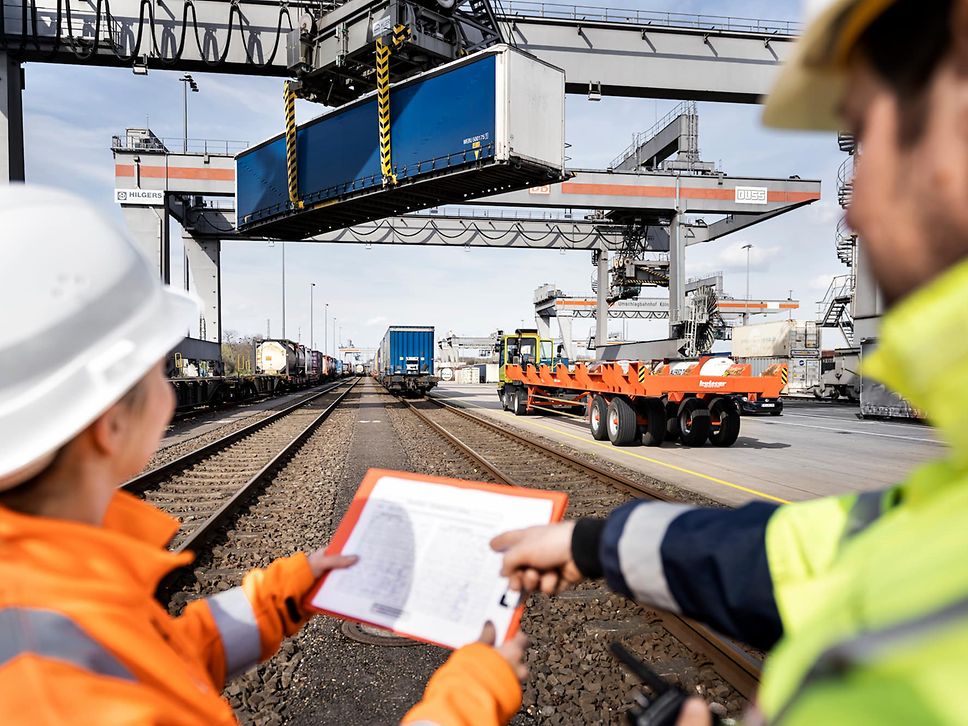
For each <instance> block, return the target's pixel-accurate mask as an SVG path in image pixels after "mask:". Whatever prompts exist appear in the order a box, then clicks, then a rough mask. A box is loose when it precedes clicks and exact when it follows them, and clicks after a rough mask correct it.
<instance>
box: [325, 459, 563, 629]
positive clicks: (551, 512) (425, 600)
mask: <svg viewBox="0 0 968 726" xmlns="http://www.w3.org/2000/svg"><path fill="white" fill-rule="evenodd" d="M566 503H567V497H566V495H564V494H563V493H560V492H544V491H540V490H532V489H518V488H513V487H506V486H499V485H493V484H483V483H477V482H464V481H458V480H454V479H442V478H439V477H429V476H419V475H414V474H406V473H401V472H393V471H384V470H371V471H370V472H369V473H368V474H367V477H366V479H365V480H364V482H363V484H362V485H361V487H360V490H359V491H358V492H357V494H356V497H355V499H354V501H353V504H352V505H351V506H350V509H349V511H348V512H347V514H346V517H344V519H343V522H342V523H341V524H340V527H339V530H338V531H337V533H336V536H334V538H333V543H332V544H331V546H330V551H331V553H333V554H336V553H343V554H351V555H358V556H359V558H360V559H359V562H357V564H355V565H354V566H353V567H351V568H349V569H346V570H334V571H332V572H330V573H329V574H328V575H327V576H326V578H325V579H324V581H323V582H322V584H321V585H320V587H319V588H318V589H317V590H316V592H315V593H313V595H312V596H311V599H310V603H311V605H312V606H313V607H314V608H316V609H318V610H321V611H324V612H327V613H330V614H333V615H337V616H340V617H344V618H349V619H352V620H358V621H360V622H364V623H369V624H371V625H376V626H379V627H383V628H387V629H389V630H392V631H394V632H396V633H398V634H400V635H404V636H407V637H412V638H416V639H418V640H423V641H427V642H431V643H436V644H438V645H443V646H446V647H449V648H459V647H460V646H462V645H466V644H467V643H470V642H473V641H475V640H478V638H479V637H480V634H481V629H482V628H483V627H484V623H485V622H486V621H488V620H490V621H491V622H493V623H494V626H495V629H496V631H497V644H498V645H500V644H501V643H502V642H503V641H504V639H505V638H506V637H508V636H509V635H512V634H513V633H514V631H515V630H516V629H517V625H518V620H519V619H520V610H521V608H519V607H518V606H519V600H520V594H519V593H516V592H509V591H508V589H507V586H508V582H507V579H506V578H504V577H501V574H500V571H501V559H502V557H501V555H500V554H499V553H497V552H494V551H493V550H491V547H490V544H489V543H490V540H491V539H492V538H493V537H495V536H496V535H498V534H501V533H502V532H506V531H508V530H511V529H519V528H522V527H530V526H533V525H538V524H548V523H549V522H552V521H556V520H558V519H560V518H561V517H562V515H563V513H564V508H565V505H566Z"/></svg>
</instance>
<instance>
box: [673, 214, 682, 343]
mask: <svg viewBox="0 0 968 726" xmlns="http://www.w3.org/2000/svg"><path fill="white" fill-rule="evenodd" d="M685 312H686V240H685V238H684V237H683V234H682V225H681V224H680V215H679V214H675V215H673V217H672V223H671V224H670V225H669V337H670V338H675V337H677V332H676V329H677V326H678V325H679V324H681V323H682V318H683V315H685Z"/></svg>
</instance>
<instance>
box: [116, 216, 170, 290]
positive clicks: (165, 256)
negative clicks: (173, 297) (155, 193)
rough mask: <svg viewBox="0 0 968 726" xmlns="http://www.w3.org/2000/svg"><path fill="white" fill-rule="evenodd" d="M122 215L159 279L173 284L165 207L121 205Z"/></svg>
mask: <svg viewBox="0 0 968 726" xmlns="http://www.w3.org/2000/svg"><path fill="white" fill-rule="evenodd" d="M121 215H122V216H123V217H124V221H125V223H126V224H127V226H128V231H129V232H130V233H131V237H132V238H133V239H134V241H135V243H136V244H137V245H138V249H140V250H141V251H142V253H143V254H144V255H145V257H147V258H148V259H149V260H151V262H152V263H153V264H154V265H155V269H157V270H158V277H159V278H161V281H162V282H164V283H165V284H166V285H167V284H169V283H171V255H170V252H171V238H170V236H169V235H170V230H169V227H168V213H167V212H166V211H165V208H164V207H142V206H139V205H133V204H132V205H127V204H122V205H121Z"/></svg>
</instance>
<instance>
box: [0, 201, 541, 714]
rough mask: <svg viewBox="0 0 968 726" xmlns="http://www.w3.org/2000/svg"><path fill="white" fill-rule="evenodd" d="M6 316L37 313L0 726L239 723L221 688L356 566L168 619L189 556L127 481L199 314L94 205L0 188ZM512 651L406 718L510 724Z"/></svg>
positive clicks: (313, 573)
mask: <svg viewBox="0 0 968 726" xmlns="http://www.w3.org/2000/svg"><path fill="white" fill-rule="evenodd" d="M0 307H2V309H4V310H23V311H29V313H30V314H29V315H28V314H20V315H13V316H7V317H6V318H5V321H4V325H3V326H2V329H0V371H3V375H2V376H0V442H2V445H0V723H4V724H14V723H31V724H38V723H40V724H60V723H109V724H132V723H139V724H142V723H144V724H183V723H207V724H231V723H235V716H234V714H233V712H232V709H231V708H230V706H229V705H228V703H227V702H226V701H225V700H223V699H222V698H221V697H220V695H219V692H220V691H221V689H222V687H223V686H224V685H225V683H226V681H227V680H228V679H230V678H232V677H233V676H234V675H237V674H239V673H242V672H244V671H245V670H247V669H249V668H252V667H253V666H255V665H256V664H257V663H259V662H260V661H262V660H265V659H267V658H269V657H270V656H272V654H273V653H275V651H276V649H277V648H278V647H279V644H280V643H281V641H282V639H283V638H285V637H286V636H289V635H292V634H293V633H295V632H296V631H298V630H299V628H300V627H301V626H302V625H303V624H304V623H305V621H306V620H307V619H308V618H309V617H310V613H309V612H308V611H307V610H305V609H304V608H303V606H302V604H301V603H302V601H303V598H304V596H305V595H306V594H307V593H308V592H309V591H310V589H311V588H312V587H313V584H314V583H315V582H316V581H317V580H318V579H319V577H321V576H322V575H323V574H324V573H325V572H327V571H329V570H331V569H334V568H342V567H349V566H351V565H352V564H353V562H354V561H355V558H353V557H327V556H326V555H325V554H324V553H323V550H317V551H316V552H314V553H312V554H311V555H308V556H307V555H305V554H302V553H300V554H295V555H292V556H291V557H285V558H282V559H279V560H277V561H275V562H274V563H272V564H271V565H270V566H269V567H266V568H265V569H261V570H253V571H252V572H249V573H248V574H247V575H246V576H245V578H244V579H243V582H242V585H241V586H240V587H236V588H233V589H230V590H227V591H225V592H222V593H219V594H217V595H214V596H212V597H209V598H205V599H200V600H196V601H194V602H192V603H189V604H188V605H187V606H186V608H185V610H184V612H183V613H182V614H181V615H180V616H179V617H172V616H171V615H169V614H168V612H167V610H166V609H165V608H163V607H162V606H161V605H160V604H159V603H158V601H157V600H156V599H155V597H154V594H155V591H156V588H157V587H158V584H159V582H160V581H161V579H162V578H163V577H164V576H165V575H167V574H168V573H170V572H171V571H172V570H174V569H175V568H178V567H181V566H183V565H185V564H187V563H188V562H190V561H191V559H192V555H191V554H190V553H181V554H175V553H173V552H170V551H169V550H168V549H167V548H166V545H167V543H168V542H169V541H170V540H171V538H172V536H173V535H174V534H175V532H176V531H177V529H178V522H177V521H176V520H175V519H173V518H172V517H170V516H168V515H167V514H164V513H163V512H161V511H159V510H157V509H155V508H154V507H152V506H151V505H149V504H147V503H145V502H143V501H140V500H138V499H136V498H134V497H132V496H130V495H128V494H126V493H124V492H121V491H119V490H118V486H119V485H120V484H121V483H122V482H124V481H126V480H127V479H129V478H130V477H132V476H133V475H135V474H137V473H138V472H139V471H140V470H141V469H142V468H143V467H144V466H145V464H146V463H147V462H148V460H149V459H150V457H151V456H152V454H153V453H154V452H155V451H156V449H157V446H158V443H159V441H160V439H161V437H162V434H163V432H164V430H165V426H166V425H167V423H168V421H169V419H170V417H171V413H172V410H173V405H174V401H173V394H172V390H171V387H170V385H169V384H168V382H167V381H166V379H165V373H164V370H163V366H162V364H161V363H160V362H159V361H160V360H162V359H163V356H164V355H165V354H166V353H167V351H168V350H170V349H171V348H172V347H173V346H174V345H175V344H176V343H177V342H178V341H179V340H181V338H182V337H183V335H184V332H185V330H186V329H188V328H189V327H190V325H191V323H192V322H193V321H197V319H198V317H197V316H198V311H197V306H196V303H195V302H194V300H193V299H192V298H191V297H189V296H188V295H185V294H182V293H179V292H175V291H173V290H170V289H168V288H165V287H163V286H162V285H160V284H159V283H158V281H157V279H156V277H155V273H154V271H153V270H152V269H151V267H150V265H149V263H148V262H147V260H145V259H144V258H143V257H142V256H141V255H140V254H139V253H138V252H137V250H136V249H135V248H134V247H133V245H132V244H131V243H129V242H128V240H127V239H126V238H125V237H124V236H123V235H122V234H120V233H119V232H118V231H117V230H116V229H115V228H114V227H113V226H112V225H109V224H107V223H105V221H104V220H102V219H101V218H100V216H99V215H97V214H96V213H95V212H94V211H93V210H92V209H91V208H90V207H89V206H88V205H86V204H85V203H83V202H81V201H79V200H77V199H76V198H74V197H71V196H69V195H66V194H62V193H60V192H55V191H52V190H48V189H40V188H32V187H25V186H19V185H15V186H9V187H3V188H2V189H0ZM485 630H487V629H485ZM483 639H484V640H485V641H487V640H488V639H490V642H493V630H492V631H491V632H489V633H487V634H485V635H484V636H483ZM523 648H524V642H523V637H521V636H519V637H517V638H515V639H512V640H510V641H508V642H507V643H505V644H504V645H503V646H502V647H501V648H500V649H495V648H492V647H490V645H488V644H487V643H486V642H484V643H475V644H472V645H470V646H466V647H465V648H461V649H460V650H458V651H456V652H455V653H454V654H453V655H452V656H451V658H450V660H448V662H447V663H446V664H445V665H444V666H443V667H442V668H441V669H440V670H439V671H438V672H437V673H436V674H435V676H434V677H433V678H432V679H431V681H430V683H429V685H428V687H427V691H426V694H425V697H424V699H423V701H421V703H420V704H418V705H417V706H416V707H415V708H414V709H413V710H412V711H411V713H410V714H408V715H407V717H406V718H405V722H414V721H420V722H421V723H436V724H440V725H441V726H444V725H445V724H469V723H506V722H507V721H509V720H510V718H511V717H512V716H513V714H514V713H515V712H516V711H517V709H518V707H519V705H520V698H521V690H520V684H519V681H518V679H519V677H523V676H524V666H523V665H522V662H521V659H522V655H523Z"/></svg>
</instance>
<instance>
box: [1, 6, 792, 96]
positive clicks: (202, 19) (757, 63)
mask: <svg viewBox="0 0 968 726" xmlns="http://www.w3.org/2000/svg"><path fill="white" fill-rule="evenodd" d="M0 3H2V12H0V52H2V53H8V54H10V56H11V57H12V58H14V59H16V60H17V61H29V62H53V63H74V64H81V65H101V66H115V67H124V68H135V69H136V70H145V71H147V69H149V68H157V69H168V70H177V71H206V72H213V73H234V74H248V75H262V76H280V77H288V76H291V75H293V74H294V72H295V71H294V69H295V68H297V67H299V64H300V63H303V62H304V61H305V60H307V59H311V60H312V64H315V65H314V67H320V65H319V64H323V63H324V61H325V63H329V60H328V57H329V55H333V54H335V56H334V59H333V62H334V63H335V64H336V65H338V64H339V63H340V62H341V60H340V58H342V55H341V53H342V46H341V45H340V44H341V43H342V39H343V38H347V39H352V38H353V37H354V33H356V34H357V35H358V34H359V33H358V32H357V30H355V26H354V25H353V24H354V23H359V24H365V25H366V28H365V29H364V28H363V25H361V26H360V28H361V30H360V31H359V32H363V31H364V30H365V31H366V32H370V34H371V36H372V35H374V34H373V32H372V31H373V25H372V24H373V22H375V21H378V20H379V18H377V17H375V16H374V17H371V16H370V15H369V14H367V13H361V14H357V15H354V16H352V17H350V16H349V14H348V15H347V22H346V24H345V25H344V26H343V27H341V28H339V34H338V36H337V34H336V29H337V28H336V27H334V30H333V34H332V37H330V35H325V38H323V36H322V35H318V36H316V37H317V38H318V39H319V42H320V43H323V42H325V44H326V48H329V47H330V46H332V48H331V52H329V51H327V53H324V54H323V55H325V56H326V58H321V57H319V56H314V55H313V54H312V51H313V50H314V48H312V47H311V48H308V49H306V48H302V50H303V52H302V53H300V46H299V44H298V42H297V40H296V39H298V38H299V37H300V27H301V24H302V23H303V21H304V18H305V16H307V15H311V14H312V11H318V9H319V8H320V3H319V2H309V1H307V0H234V1H233V2H224V1H223V0H194V2H190V1H189V0H157V2H152V3H145V2H142V0H114V1H113V2H112V3H110V4H109V3H96V4H95V3H90V2H86V0H0ZM381 3H382V4H381ZM372 4H373V5H374V6H377V5H379V6H380V7H382V6H383V5H386V4H387V2H386V0H375V2H373V3H372ZM342 5H343V3H342V2H338V1H337V2H332V3H325V2H324V3H323V9H324V10H327V11H330V12H329V13H325V14H323V15H322V16H321V19H322V20H323V21H325V20H326V18H327V16H328V15H329V14H332V13H336V14H338V13H339V12H340V10H341V7H340V6H342ZM347 5H349V4H347ZM588 10H589V9H588V8H571V7H570V6H564V5H551V4H544V3H525V4H518V5H514V6H509V7H506V8H505V9H504V12H503V14H501V13H498V15H497V23H498V24H499V25H500V26H501V28H500V32H501V33H502V34H503V35H504V37H505V38H506V39H507V40H508V41H509V42H511V43H512V44H515V45H517V46H518V47H519V48H521V49H522V50H526V51H528V52H530V53H532V54H534V55H535V56H537V57H538V58H539V59H541V60H543V61H546V62H549V63H551V64H553V65H556V66H558V67H560V68H563V69H564V70H565V79H566V86H565V87H566V90H567V91H568V92H569V93H579V94H588V95H589V97H591V98H595V97H600V96H601V95H617V96H639V97H649V98H682V99H696V100H713V101H732V102H743V103H754V102H756V101H757V100H758V99H759V98H760V96H762V95H763V94H764V93H766V91H767V90H768V89H769V87H770V84H771V83H772V80H773V78H774V76H775V73H776V70H777V68H778V66H779V64H780V63H781V62H782V61H783V60H784V59H785V58H786V57H787V55H788V54H789V48H790V46H791V45H792V42H791V41H793V40H794V39H795V36H796V33H797V32H798V31H799V28H798V27H796V26H795V25H794V24H774V25H771V24H764V23H758V22H755V21H751V22H748V23H746V22H732V20H734V19H730V18H718V19H717V20H718V21H719V23H718V24H717V22H712V21H710V22H705V21H702V20H701V19H700V20H697V21H693V20H690V19H691V18H699V17H700V16H687V15H676V14H670V15H667V16H666V20H665V22H664V23H663V22H662V21H661V19H659V18H653V17H651V16H648V15H647V14H641V13H637V12H636V11H626V13H625V14H624V15H623V14H621V13H615V12H613V13H612V15H609V14H608V12H607V11H606V12H605V13H604V14H601V13H600V14H598V15H593V16H592V17H590V18H589V17H588ZM592 10H596V11H599V10H601V9H592ZM316 14H317V16H318V12H317V13H316ZM334 17H335V15H334ZM336 25H337V26H339V25H340V24H339V23H337V24H336ZM326 27H329V25H326ZM378 29H379V28H378ZM293 31H296V32H295V34H294V36H293V44H292V52H291V53H290V43H289V41H290V33H292V32H293ZM313 32H314V31H312V30H311V32H310V33H308V35H309V36H312V34H313ZM305 35H306V33H303V37H305ZM416 40H417V41H419V37H418V38H416ZM428 42H430V40H429V37H428ZM307 53H308V54H307ZM327 54H328V55H327ZM336 56H339V58H337V57H336ZM347 70H348V69H347ZM357 79H358V80H359V76H357ZM351 84H352V79H350V78H347V82H346V84H345V85H344V86H343V87H342V88H338V89H337V90H338V91H339V93H337V94H336V95H335V96H333V97H332V102H344V101H345V100H347V98H349V97H351V96H352V94H357V95H358V94H359V93H363V92H365V91H366V90H369V87H367V86H366V84H359V87H358V88H354V89H352V91H351V90H350V89H349V85H351ZM347 94H349V95H347ZM318 100H320V101H322V102H326V98H325V97H320V98H319V99H318Z"/></svg>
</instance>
